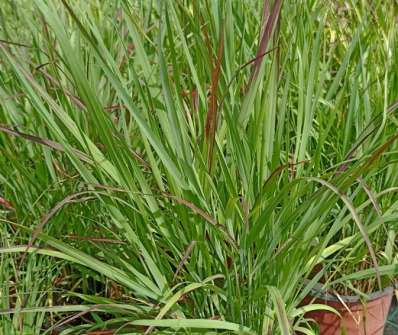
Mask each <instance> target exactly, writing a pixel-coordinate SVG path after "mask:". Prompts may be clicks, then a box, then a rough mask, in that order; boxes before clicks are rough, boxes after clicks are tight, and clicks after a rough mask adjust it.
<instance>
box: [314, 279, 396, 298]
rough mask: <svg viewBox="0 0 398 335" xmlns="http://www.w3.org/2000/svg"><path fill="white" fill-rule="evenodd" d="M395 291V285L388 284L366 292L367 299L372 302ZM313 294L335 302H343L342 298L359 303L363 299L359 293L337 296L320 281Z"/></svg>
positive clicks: (315, 296)
mask: <svg viewBox="0 0 398 335" xmlns="http://www.w3.org/2000/svg"><path fill="white" fill-rule="evenodd" d="M393 292H394V287H393V286H388V287H386V288H385V289H383V290H382V291H377V292H374V293H369V294H366V296H367V299H366V301H368V302H370V301H373V300H377V299H380V298H382V297H384V296H386V295H392V294H393ZM311 296H312V297H314V298H318V299H322V300H325V301H335V302H341V301H340V299H341V300H343V301H344V302H347V303H359V302H361V301H362V300H361V296H359V295H339V298H337V297H336V296H335V295H334V294H331V293H326V292H325V290H324V289H323V288H322V285H321V284H319V283H317V284H315V286H314V288H313V289H312V290H311Z"/></svg>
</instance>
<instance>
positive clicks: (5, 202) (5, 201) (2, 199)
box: [0, 197, 14, 211]
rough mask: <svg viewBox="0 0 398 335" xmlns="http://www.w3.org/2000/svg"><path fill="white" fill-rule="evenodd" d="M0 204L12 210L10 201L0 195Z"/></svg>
mask: <svg viewBox="0 0 398 335" xmlns="http://www.w3.org/2000/svg"><path fill="white" fill-rule="evenodd" d="M0 205H1V206H3V207H4V208H5V209H9V210H11V211H12V210H14V207H12V205H11V204H10V202H9V201H7V200H6V199H4V198H2V197H0Z"/></svg>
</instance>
